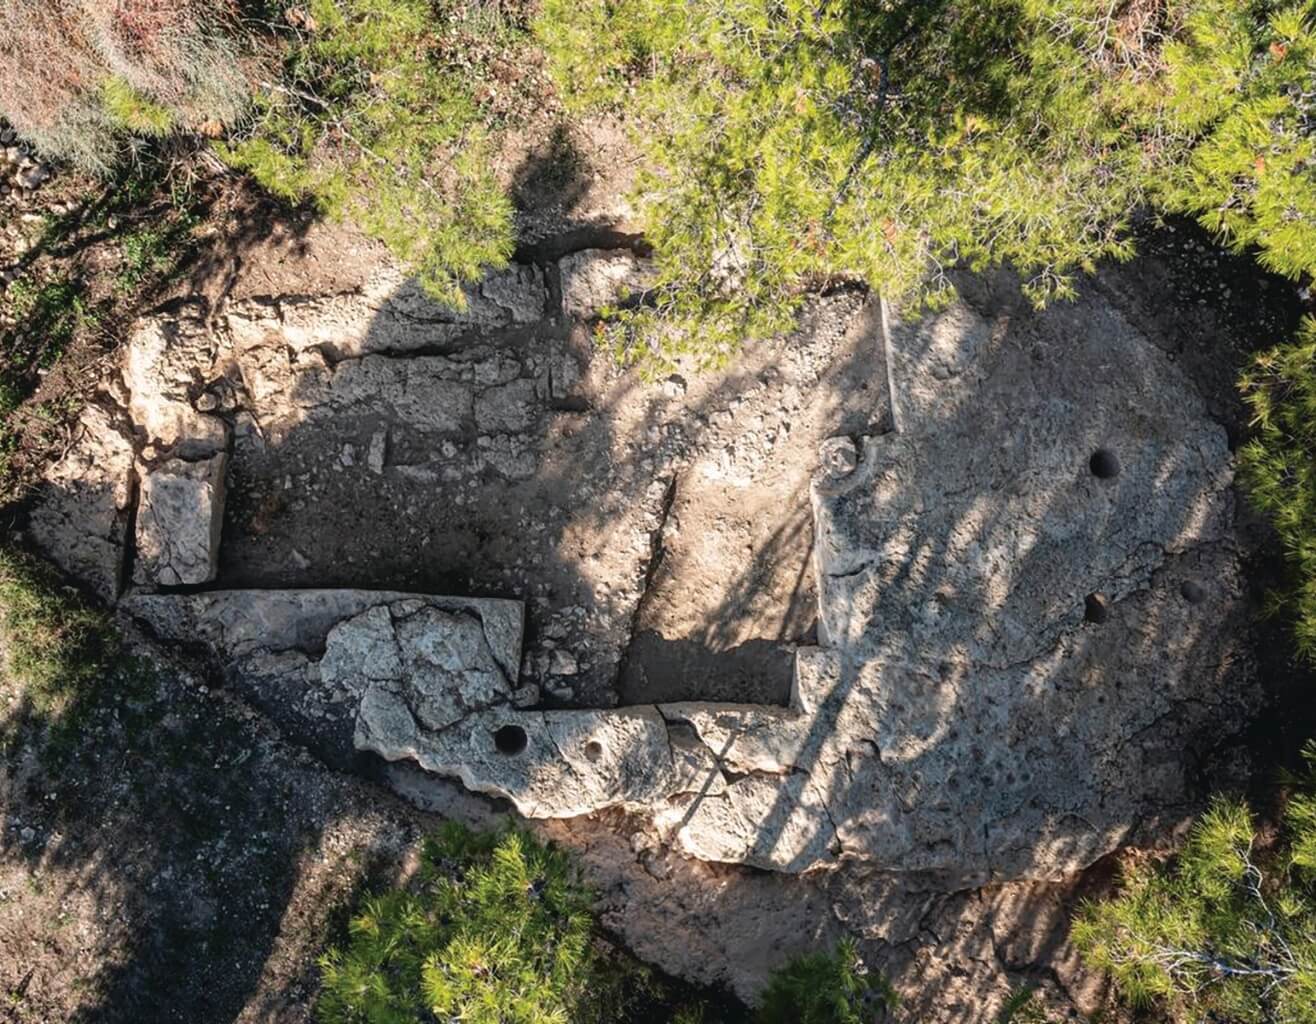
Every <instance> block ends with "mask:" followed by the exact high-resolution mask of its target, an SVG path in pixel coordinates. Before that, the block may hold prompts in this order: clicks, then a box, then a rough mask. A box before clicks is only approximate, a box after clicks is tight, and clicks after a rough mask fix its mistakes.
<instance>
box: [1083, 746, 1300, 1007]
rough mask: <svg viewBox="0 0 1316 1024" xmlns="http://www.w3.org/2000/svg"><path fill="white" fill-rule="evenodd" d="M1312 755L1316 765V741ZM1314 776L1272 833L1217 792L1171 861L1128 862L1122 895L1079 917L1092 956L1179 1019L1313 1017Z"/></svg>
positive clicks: (1123, 985)
mask: <svg viewBox="0 0 1316 1024" xmlns="http://www.w3.org/2000/svg"><path fill="white" fill-rule="evenodd" d="M1307 758H1308V761H1309V762H1310V764H1311V766H1312V768H1313V770H1316V744H1313V745H1312V746H1310V747H1309V748H1308V750H1307ZM1314 779H1316V775H1313V776H1311V777H1309V778H1307V779H1306V780H1304V787H1303V790H1302V791H1301V792H1299V793H1297V794H1296V795H1294V796H1293V797H1292V798H1291V799H1290V802H1289V804H1288V807H1287V809H1286V812H1285V815H1284V818H1283V826H1282V830H1281V833H1280V834H1279V835H1278V836H1275V835H1266V834H1262V833H1260V832H1259V831H1258V828H1257V824H1256V822H1255V820H1254V818H1253V815H1252V813H1251V812H1250V811H1249V810H1248V808H1247V807H1246V806H1245V805H1244V804H1242V803H1240V802H1238V801H1236V800H1229V799H1223V798H1221V799H1218V800H1217V801H1216V802H1215V803H1214V804H1213V806H1212V807H1211V809H1210V811H1208V812H1207V813H1206V814H1205V815H1203V816H1202V818H1201V819H1200V820H1199V821H1198V822H1197V824H1196V825H1195V826H1194V828H1193V831H1192V834H1191V835H1190V837H1189V839H1188V842H1187V843H1186V844H1185V846H1184V848H1183V850H1182V851H1181V852H1180V854H1179V856H1178V857H1177V859H1176V860H1175V862H1174V863H1173V864H1171V865H1169V866H1163V865H1158V864H1155V863H1153V862H1149V861H1140V862H1135V863H1134V864H1133V865H1132V866H1131V867H1130V868H1129V869H1128V871H1127V873H1126V875H1125V878H1124V880H1123V881H1124V884H1123V888H1122V891H1121V892H1120V894H1119V895H1118V896H1117V897H1115V898H1114V899H1111V900H1109V901H1106V902H1102V903H1095V904H1091V905H1089V906H1087V907H1086V908H1085V909H1084V911H1083V912H1082V914H1081V916H1080V918H1079V919H1078V920H1077V921H1076V922H1075V925H1074V930H1073V938H1074V941H1075V943H1076V944H1077V945H1078V947H1079V948H1080V950H1082V951H1083V952H1084V954H1085V955H1086V957H1087V959H1088V961H1089V963H1091V964H1092V965H1093V966H1094V967H1097V968H1100V969H1102V970H1105V971H1109V972H1110V974H1111V976H1112V977H1113V978H1114V980H1115V982H1116V985H1117V987H1118V989H1119V991H1120V993H1121V995H1123V996H1124V997H1125V998H1126V999H1127V1000H1128V1001H1129V1002H1131V1003H1133V1004H1134V1005H1136V1006H1143V1007H1155V1008H1157V1009H1158V1010H1159V1011H1160V1012H1161V1013H1163V1014H1165V1015H1166V1016H1167V1018H1168V1019H1169V1020H1171V1021H1174V1022H1181V1021H1182V1022H1185V1024H1186V1022H1189V1021H1201V1020H1213V1021H1220V1022H1222V1024H1263V1022H1264V1024H1299V1022H1305V1021H1311V1020H1313V1019H1316V795H1313V787H1312V782H1313V780H1314Z"/></svg>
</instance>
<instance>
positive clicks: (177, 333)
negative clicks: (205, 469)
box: [123, 313, 228, 459]
mask: <svg viewBox="0 0 1316 1024" xmlns="http://www.w3.org/2000/svg"><path fill="white" fill-rule="evenodd" d="M217 354H218V346H217V343H216V340H215V338H214V336H213V334H212V333H211V331H210V328H209V325H208V324H207V323H206V322H205V321H204V320H203V319H202V318H201V317H200V316H199V315H197V314H195V313H184V314H182V315H180V316H169V317H148V318H147V319H145V320H142V321H141V322H140V323H139V324H138V326H137V328H136V329H135V330H134V331H133V334H132V336H131V337H130V338H129V339H128V344H127V345H126V346H125V352H124V363H123V381H124V385H125V386H126V387H127V389H128V402H127V406H128V415H129V416H130V417H131V419H132V421H133V422H134V423H135V424H136V425H137V426H138V427H139V428H140V429H141V430H142V431H143V432H144V434H145V435H146V438H147V441H148V442H149V443H150V444H152V445H154V446H155V448H156V449H157V450H159V451H161V452H166V453H169V454H173V455H177V456H179V457H180V458H185V459H199V458H206V457H208V456H211V455H214V454H215V453H216V452H219V451H223V450H224V447H225V445H226V444H227V440H228V429H227V427H226V426H225V424H224V421H223V420H222V419H220V418H219V417H217V416H212V415H209V414H206V413H203V412H200V411H198V410H197V408H196V407H195V405H194V399H195V398H196V396H197V395H199V394H200V392H201V390H202V386H203V385H204V384H205V383H206V381H207V380H209V379H210V377H211V376H212V375H213V373H214V372H215V371H214V364H215V360H216V356H217Z"/></svg>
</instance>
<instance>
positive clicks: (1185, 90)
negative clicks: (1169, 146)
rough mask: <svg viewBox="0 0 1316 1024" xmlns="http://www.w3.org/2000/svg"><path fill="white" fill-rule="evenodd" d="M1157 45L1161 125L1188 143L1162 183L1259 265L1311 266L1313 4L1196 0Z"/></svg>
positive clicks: (1314, 219)
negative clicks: (1191, 142)
mask: <svg viewBox="0 0 1316 1024" xmlns="http://www.w3.org/2000/svg"><path fill="white" fill-rule="evenodd" d="M1180 6H1182V8H1183V11H1182V13H1181V14H1180V15H1179V17H1180V19H1181V21H1182V29H1181V31H1180V32H1179V33H1178V36H1177V38H1175V39H1174V40H1173V41H1171V42H1170V43H1169V44H1167V45H1166V47H1165V65H1166V71H1165V75H1164V84H1165V88H1164V93H1165V96H1164V100H1163V101H1162V102H1163V107H1161V108H1153V110H1154V112H1156V113H1161V112H1163V114H1164V117H1165V120H1166V122H1167V123H1168V128H1169V130H1171V131H1177V132H1179V133H1181V134H1183V135H1186V136H1191V137H1194V138H1195V139H1196V145H1195V146H1194V148H1193V150H1192V154H1191V157H1190V158H1188V159H1186V160H1182V161H1172V162H1170V163H1168V164H1167V166H1166V173H1165V176H1164V178H1163V179H1162V181H1161V182H1160V184H1159V186H1158V199H1159V200H1160V202H1161V203H1162V204H1163V205H1165V206H1167V207H1168V208H1170V209H1173V210H1178V211H1182V212H1186V213H1190V214H1194V215H1196V216H1198V218H1199V219H1200V220H1201V222H1202V224H1203V225H1205V226H1206V227H1207V228H1208V229H1209V230H1211V231H1214V232H1216V233H1217V234H1219V235H1220V236H1222V237H1223V238H1225V239H1226V240H1227V241H1228V242H1229V243H1230V244H1231V245H1232V246H1233V247H1234V248H1235V249H1239V250H1243V249H1248V248H1252V247H1255V248H1256V249H1257V250H1258V259H1259V260H1260V261H1261V263H1262V265H1263V266H1265V267H1266V268H1267V269H1269V270H1272V271H1274V272H1276V273H1279V274H1284V275H1285V276H1287V277H1293V278H1299V277H1303V276H1308V277H1310V276H1311V275H1313V274H1316V3H1313V2H1312V0H1302V2H1300V3H1278V4H1277V3H1273V2H1256V0H1252V2H1240V0H1194V2H1193V3H1191V4H1182V5H1180Z"/></svg>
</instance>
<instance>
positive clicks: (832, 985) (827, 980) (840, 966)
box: [755, 939, 897, 1024]
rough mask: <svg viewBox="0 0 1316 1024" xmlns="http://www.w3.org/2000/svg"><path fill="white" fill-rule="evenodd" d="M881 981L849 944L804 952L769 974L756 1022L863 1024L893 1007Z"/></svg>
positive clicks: (889, 990)
mask: <svg viewBox="0 0 1316 1024" xmlns="http://www.w3.org/2000/svg"><path fill="white" fill-rule="evenodd" d="M896 1002H897V1000H896V994H895V992H894V990H893V989H892V988H891V986H890V985H888V984H887V982H886V979H885V978H883V977H882V976H881V975H880V974H878V973H877V972H875V971H870V970H869V969H868V968H867V967H865V966H864V962H863V960H862V959H860V957H859V953H858V950H857V949H856V948H855V945H854V943H853V942H851V941H850V940H848V939H843V940H842V941H841V942H840V943H839V944H838V945H837V947H836V949H835V950H833V951H831V952H821V951H820V952H817V953H807V954H805V955H804V956H802V957H800V958H799V959H797V960H795V961H794V962H792V963H790V964H787V965H786V966H785V967H783V968H781V970H779V971H778V972H777V973H776V974H774V975H773V976H772V980H771V981H770V982H769V983H768V987H767V989H766V990H765V991H764V993H763V1005H762V1006H761V1007H760V1009H759V1012H758V1015H757V1017H756V1018H755V1019H756V1021H757V1022H758V1024H866V1022H868V1021H871V1020H873V1019H875V1018H876V1017H877V1015H878V1013H879V1011H880V1010H883V1009H891V1008H893V1007H894V1006H895V1005H896Z"/></svg>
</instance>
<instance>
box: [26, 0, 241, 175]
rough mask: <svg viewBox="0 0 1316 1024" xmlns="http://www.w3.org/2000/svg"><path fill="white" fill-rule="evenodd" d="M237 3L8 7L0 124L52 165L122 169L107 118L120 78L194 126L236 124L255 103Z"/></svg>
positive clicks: (127, 0)
mask: <svg viewBox="0 0 1316 1024" xmlns="http://www.w3.org/2000/svg"><path fill="white" fill-rule="evenodd" d="M232 24H235V20H234V8H233V6H232V3H231V2H229V0H219V2H213V3H204V2H202V0H115V2H112V3H107V2H105V0H40V2H35V3H34V2H33V0H0V25H3V26H4V28H5V29H6V30H7V31H5V32H3V33H0V115H4V116H5V117H7V118H8V119H9V121H10V123H11V124H13V126H14V127H15V128H16V129H17V130H18V132H19V133H20V135H22V136H24V137H25V138H26V139H28V140H29V141H31V142H33V143H35V144H36V145H37V147H38V148H39V149H41V150H43V151H44V152H46V153H48V154H49V155H51V156H59V157H65V158H67V159H69V160H71V161H73V162H74V163H77V164H79V165H81V166H83V167H85V168H88V169H104V168H105V167H107V166H108V165H109V164H110V163H112V161H113V154H114V148H115V144H114V131H113V126H112V125H111V124H110V123H109V122H108V120H107V118H106V115H105V112H104V111H103V109H102V108H101V104H100V95H101V90H102V89H103V87H104V85H105V83H106V81H108V80H109V79H111V78H118V79H120V80H122V81H123V82H124V83H126V84H127V85H129V86H131V87H132V88H133V89H134V90H136V91H137V92H138V93H140V94H141V95H142V96H143V97H144V98H145V99H147V100H149V101H151V102H152V103H155V104H158V105H160V106H163V107H165V108H166V109H168V110H169V111H170V113H171V114H172V115H173V116H174V118H175V119H176V121H177V122H178V123H179V124H181V125H184V126H193V125H196V124H198V123H201V122H206V121H216V120H218V121H222V122H227V121H229V120H231V119H233V118H234V117H236V116H237V114H238V112H239V111H240V110H241V108H242V106H243V104H244V102H245V97H246V93H247V88H246V83H245V81H244V80H243V76H242V72H241V70H240V63H239V60H238V53H237V47H236V45H235V44H234V42H233V38H232V36H231V35H230V34H229V32H228V31H227V28H228V26H230V25H232Z"/></svg>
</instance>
